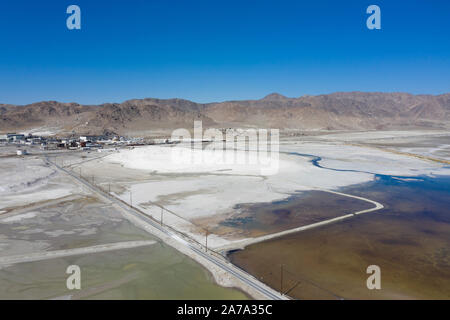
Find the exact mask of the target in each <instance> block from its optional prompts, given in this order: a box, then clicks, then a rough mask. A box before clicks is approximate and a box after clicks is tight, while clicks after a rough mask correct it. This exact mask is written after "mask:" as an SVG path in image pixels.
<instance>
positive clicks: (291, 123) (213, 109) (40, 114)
mask: <svg viewBox="0 0 450 320" xmlns="http://www.w3.org/2000/svg"><path fill="white" fill-rule="evenodd" d="M194 120H202V121H203V126H204V127H208V126H213V127H219V128H220V127H261V128H279V129H299V130H364V129H383V130H388V129H416V128H435V129H449V128H450V94H448V93H447V94H442V95H413V94H409V93H382V92H336V93H332V94H324V95H317V96H309V95H305V96H302V97H299V98H288V97H285V96H283V95H281V94H278V93H271V94H269V95H267V96H265V97H264V98H262V99H260V100H242V101H226V102H220V103H207V104H200V103H195V102H192V101H189V100H184V99H154V98H147V99H132V100H127V101H125V102H122V103H105V104H101V105H80V104H78V103H62V102H57V101H42V102H36V103H32V104H29V105H24V106H14V105H8V104H0V131H1V132H6V131H24V130H27V129H32V128H38V127H52V128H55V127H56V128H59V130H61V131H62V132H64V133H74V134H101V133H104V132H115V133H118V134H130V133H136V134H138V133H139V132H144V131H151V130H159V129H161V130H167V129H175V128H180V127H183V128H192V126H193V121H194Z"/></svg>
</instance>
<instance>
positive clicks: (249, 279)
mask: <svg viewBox="0 0 450 320" xmlns="http://www.w3.org/2000/svg"><path fill="white" fill-rule="evenodd" d="M45 158H46V160H47V161H48V162H49V163H51V164H53V165H54V166H55V167H56V168H58V169H59V170H60V171H63V172H65V173H66V174H68V175H70V176H71V177H73V178H74V179H76V180H77V181H79V182H80V183H82V184H83V185H85V186H86V187H88V188H89V189H91V190H92V191H93V192H95V193H96V194H98V195H100V196H101V197H103V198H106V199H108V200H110V201H111V202H113V203H115V204H117V205H119V206H120V207H121V208H122V209H123V210H125V211H126V212H128V213H130V214H132V215H133V216H135V217H136V218H138V219H140V220H141V221H143V222H145V223H147V224H149V225H151V226H152V227H153V228H155V229H157V230H159V231H160V232H162V233H164V234H166V235H168V236H169V237H171V238H172V239H174V240H176V241H178V242H179V243H181V244H182V245H184V246H185V247H187V248H189V249H190V250H191V251H192V252H193V253H195V254H197V255H198V256H201V257H203V258H205V259H206V260H208V261H209V262H211V263H213V264H214V265H216V266H217V267H219V268H221V269H223V270H225V271H226V272H228V273H229V274H230V275H232V276H234V277H236V278H238V279H239V280H241V281H242V282H244V283H245V284H246V285H248V286H250V287H251V288H253V289H254V290H256V291H258V292H259V293H261V294H262V295H264V296H265V297H267V298H268V299H273V300H284V299H287V297H285V296H282V295H281V294H280V293H278V292H277V291H275V290H273V289H271V288H269V287H268V286H266V285H264V284H263V283H261V282H260V281H259V280H257V279H256V278H254V277H253V276H251V275H250V274H248V273H246V272H245V271H243V270H241V269H239V268H238V267H236V266H235V265H233V264H231V263H229V262H228V261H226V260H225V259H224V258H219V257H217V256H215V255H213V253H210V252H205V251H203V247H201V246H200V245H198V244H196V243H194V242H192V241H190V240H189V239H183V238H182V237H183V236H181V235H178V234H176V233H175V232H173V231H171V230H169V229H167V228H166V227H164V226H161V224H160V223H159V222H157V221H155V220H153V219H152V218H151V217H149V216H147V215H145V214H144V213H142V212H140V211H138V210H136V209H135V208H132V207H130V206H129V205H127V204H125V203H124V202H122V201H121V200H119V199H117V198H116V197H114V196H112V195H110V194H108V193H105V192H103V190H101V189H100V188H98V187H96V186H94V185H92V184H90V183H89V182H87V181H85V180H84V179H81V178H80V177H78V176H77V175H76V174H74V173H73V172H71V171H69V170H66V169H64V168H62V167H60V166H59V165H57V164H56V163H54V162H51V161H50V160H49V158H48V157H47V156H45Z"/></svg>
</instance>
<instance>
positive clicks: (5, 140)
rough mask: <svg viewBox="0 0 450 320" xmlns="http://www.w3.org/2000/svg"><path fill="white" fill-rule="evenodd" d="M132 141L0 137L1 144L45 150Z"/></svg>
mask: <svg viewBox="0 0 450 320" xmlns="http://www.w3.org/2000/svg"><path fill="white" fill-rule="evenodd" d="M131 142H132V141H130V140H127V139H126V138H124V137H119V136H113V137H106V136H80V137H78V138H54V137H42V136H34V135H32V134H28V135H25V134H19V133H7V134H3V135H0V144H14V145H22V146H26V145H29V146H40V148H41V149H43V150H56V149H70V150H75V149H83V150H89V149H94V148H96V149H102V148H103V147H104V146H105V145H117V144H119V145H122V144H125V145H127V144H130V143H131Z"/></svg>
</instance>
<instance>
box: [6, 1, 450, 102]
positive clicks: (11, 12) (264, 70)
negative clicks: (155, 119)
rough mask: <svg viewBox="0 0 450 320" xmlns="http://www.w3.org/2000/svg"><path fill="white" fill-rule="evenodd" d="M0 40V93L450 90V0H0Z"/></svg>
mask: <svg viewBox="0 0 450 320" xmlns="http://www.w3.org/2000/svg"><path fill="white" fill-rule="evenodd" d="M70 4H77V5H79V6H80V8H81V14H82V22H81V23H82V28H81V30H75V31H74V30H68V29H67V28H66V18H67V17H68V14H66V8H67V6H68V5H70ZM370 4H377V5H379V6H380V8H381V20H382V22H381V26H382V29H381V30H372V31H371V30H368V29H367V28H366V19H367V17H368V15H367V14H366V13H365V11H366V8H367V6H368V5H370ZM0 43H1V47H0V103H13V104H26V103H31V102H36V101H41V100H58V101H65V102H72V101H75V102H79V103H95V104H98V103H102V102H121V101H124V100H126V99H130V98H144V97H157V98H171V97H179V98H186V99H190V100H194V101H198V102H211V101H223V100H229V99H253V98H261V97H263V96H264V95H266V94H269V93H271V92H279V93H281V94H284V95H287V96H291V97H298V96H301V95H304V94H321V93H330V92H335V91H355V90H358V91H389V92H392V91H405V92H411V93H431V94H439V93H444V92H450V1H448V0H441V1H439V0H428V1H426V0H423V1H414V0H409V1H406V0H404V1H401V0H398V1H396V0H388V1H381V0H373V1H364V0H359V1H351V0H342V1H337V0H333V1H321V0H315V1H300V0H297V1H283V0H278V1H275V0H273V1H264V0H258V1H247V0H239V1H234V0H226V1H221V0H206V1H197V0H180V1H173V0H158V1H152V0H147V1H144V0H143V1H137V0H129V1H119V0H116V1H114V0H110V1H99V0H70V1H65V0H57V1H48V0H47V1H46V0H39V1H31V0H29V1H23V0H2V1H1V2H0Z"/></svg>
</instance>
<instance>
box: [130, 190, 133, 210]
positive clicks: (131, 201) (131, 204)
mask: <svg viewBox="0 0 450 320" xmlns="http://www.w3.org/2000/svg"><path fill="white" fill-rule="evenodd" d="M130 207H132V208H133V198H132V195H131V188H130Z"/></svg>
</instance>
